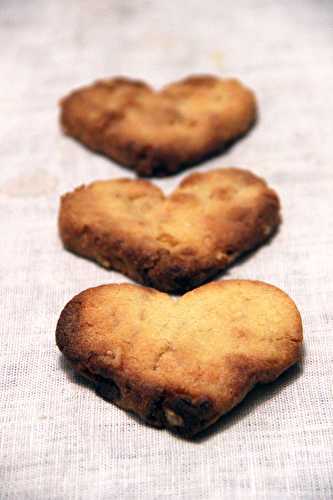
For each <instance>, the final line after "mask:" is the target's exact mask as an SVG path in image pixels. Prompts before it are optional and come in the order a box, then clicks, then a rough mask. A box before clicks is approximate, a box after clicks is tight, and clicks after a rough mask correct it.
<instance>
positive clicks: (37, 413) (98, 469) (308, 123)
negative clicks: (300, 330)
mask: <svg viewBox="0 0 333 500" xmlns="http://www.w3.org/2000/svg"><path fill="white" fill-rule="evenodd" d="M0 12H1V14H0V17H1V20H0V47H1V49H0V75H1V79H0V89H1V92H0V108H1V114H0V127H1V132H0V134H1V144H0V151H1V155H0V158H1V174H0V203H1V209H0V210H1V243H0V262H1V290H0V293H1V337H0V342H1V349H0V362H1V367H0V379H1V386H0V387H1V402H0V421H1V426H0V491H1V493H0V495H1V499H10V500H12V499H16V498H18V499H38V500H39V499H40V500H45V499H59V500H60V499H73V500H74V499H97V500H101V499H109V498H115V499H160V498H162V499H180V498H181V499H252V498H253V499H254V498H255V499H257V498H258V499H289V498H290V499H295V498H296V499H298V498H302V499H303V498H304V499H316V500H320V499H330V498H332V497H333V466H332V464H333V440H332V434H333V430H332V416H333V409H332V386H333V384H332V383H333V378H332V372H333V370H332V362H333V337H332V302H333V233H332V215H333V202H332V198H333V155H332V121H333V119H332V111H333V109H332V107H333V97H332V91H333V57H332V56H333V51H332V48H333V47H332V42H333V3H332V2H331V1H330V0H327V1H324V0H322V1H317V0H303V1H301V0H299V1H294V2H291V1H289V0H288V1H287V0H279V1H273V0H271V1H261V0H252V1H246V0H241V1H240V0H238V1H232V2H226V1H221V0H220V1H218V0H216V1H213V0H205V2H202V1H201V0H189V1H186V2H185V1H184V2H180V1H175V0H174V1H172V0H165V1H164V0H161V1H158V2H157V1H155V2H153V1H141V0H138V1H135V0H133V1H130V0H114V1H106V0H98V1H93V0H81V1H72V2H71V1H63V0H61V1H60V0H57V1H54V2H51V1H50V2H48V1H43V0H35V1H34V0H30V1H24V0H21V1H20V0H2V1H1V5H0ZM197 72H212V73H217V74H221V75H228V76H237V77H239V78H241V79H242V80H243V81H244V82H246V83H247V84H248V85H249V86H251V87H252V88H253V89H255V91H256V93H257V97H258V101H259V105H260V120H259V122H258V124H257V126H256V127H255V129H254V130H253V132H252V133H251V134H249V135H248V136H247V137H246V138H244V139H243V140H242V141H240V142H239V143H238V144H236V145H235V146H234V147H232V148H231V149H230V150H229V151H228V152H227V153H226V154H224V155H221V156H220V157H218V158H216V159H214V160H211V161H209V162H206V163H205V164H203V165H201V166H200V167H197V168H196V169H197V170H201V171H202V170H205V169H206V168H209V167H212V166H221V165H224V166H242V167H247V168H250V169H251V170H253V171H254V172H255V173H257V174H259V175H262V176H264V177H265V178H266V179H267V180H268V182H269V183H270V184H271V185H272V186H274V187H275V188H276V189H277V191H278V193H279V194H280V197H281V201H282V207H283V218H284V221H283V224H282V226H281V230H280V231H279V233H278V234H277V235H276V237H275V238H274V239H273V240H272V241H271V243H270V244H269V245H267V246H265V247H263V248H261V249H259V250H258V251H257V252H256V253H255V254H253V255H251V256H250V257H249V258H248V259H246V260H244V261H243V262H241V263H239V264H236V265H234V266H233V267H232V269H230V270H229V271H228V272H227V273H226V275H225V276H226V277H227V278H254V279H259V280H264V281H267V282H270V283H273V284H275V285H277V286H279V287H281V288H282V289H283V290H285V291H286V292H288V293H289V294H290V295H291V297H293V299H294V300H295V301H296V303H297V305H298V306H299V309H300V311H301V313H302V316H303V321H304V334H305V355H304V360H303V363H302V365H301V366H300V367H298V368H294V369H292V370H291V371H290V372H289V373H287V374H285V375H284V376H282V377H281V379H280V380H279V381H278V382H277V383H275V384H273V385H271V386H267V387H266V386H265V387H260V388H258V389H256V390H255V391H253V393H252V394H251V395H250V396H249V397H248V398H247V399H246V400H245V402H244V403H243V404H242V405H240V406H239V408H238V409H236V410H234V411H233V412H232V413H231V414H230V415H229V416H226V417H225V418H223V419H222V420H221V422H220V424H219V425H217V427H215V428H214V429H213V430H212V431H211V432H208V433H207V434H206V435H205V436H204V437H203V438H201V439H200V440H198V441H196V442H187V441H184V440H181V439H178V438H176V437H175V436H173V435H171V434H170V433H168V432H165V431H158V430H154V429H152V428H149V427H146V426H145V425H143V424H141V423H139V422H137V421H136V420H135V419H134V418H133V417H130V416H128V415H127V414H126V413H125V412H123V411H121V410H119V409H117V408H116V407H114V406H113V405H111V404H108V403H106V402H105V401H103V400H102V399H101V398H99V397H97V396H96V395H95V394H94V392H93V390H92V389H91V387H89V386H88V385H87V384H85V383H80V381H79V380H78V379H77V378H76V377H74V376H73V374H72V372H71V371H70V370H69V369H68V367H67V366H66V365H65V364H64V363H63V362H62V361H61V356H60V354H59V352H58V351H57V349H56V346H55V341H54V332H55V327H56V322H57V319H58V316H59V314H60V311H61V309H62V307H63V306H64V305H65V303H66V302H67V301H68V300H69V299H70V298H71V297H72V296H73V295H74V294H76V293H77V292H79V291H81V290H83V289H85V288H88V287H90V286H95V285H99V284H102V283H110V282H124V281H126V278H124V276H122V275H120V274H117V273H114V272H108V271H106V270H103V269H102V268H100V267H98V266H97V265H95V264H94V263H92V262H88V261H85V260H83V259H81V258H79V257H76V256H74V255H71V254H70V253H67V252H66V251H64V250H63V249H62V246H61V243H60V241H59V239H58V236H57V224H56V219H57V210H58V201H59V195H60V194H61V193H64V192H66V191H68V190H71V189H72V188H74V187H75V186H77V185H79V184H82V183H87V182H89V181H92V180H93V179H102V178H110V177H112V178H115V177H119V176H127V177H128V176H131V177H133V174H132V173H130V172H129V171H127V170H125V169H123V168H121V167H119V166H117V165H116V164H115V163H113V162H111V161H109V160H107V159H105V158H102V157H100V156H97V155H94V154H92V153H90V152H89V151H87V150H86V149H84V148H83V147H81V146H80V145H79V144H77V143H75V142H74V141H72V140H71V139H69V138H65V137H64V136H63V135H62V134H61V132H60V130H59V127H58V122H57V120H58V109H57V101H58V99H59V98H60V97H61V96H63V95H64V94H66V93H67V92H68V91H69V90H71V89H72V88H74V87H76V86H79V85H81V84H85V83H89V82H91V81H92V80H94V79H96V78H99V77H103V76H112V75H118V74H124V75H130V76H133V77H140V78H144V79H147V80H148V81H149V82H151V83H152V84H154V85H156V86H160V85H162V84H164V83H167V82H169V81H172V80H174V79H177V78H180V77H183V76H185V75H187V74H189V73H197ZM192 171H193V169H192ZM187 172H189V170H188V171H187ZM184 175H186V172H185V173H184V174H182V175H178V176H175V177H172V178H169V179H163V180H159V181H158V184H159V185H160V186H161V187H163V188H164V189H165V190H166V191H169V190H170V189H172V188H173V187H174V186H175V185H177V183H178V181H179V179H180V178H182V177H183V176H184Z"/></svg>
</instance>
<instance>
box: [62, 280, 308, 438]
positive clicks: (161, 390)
mask: <svg viewBox="0 0 333 500" xmlns="http://www.w3.org/2000/svg"><path fill="white" fill-rule="evenodd" d="M56 340H57V345H58V347H59V349H60V350H61V351H62V352H63V354H64V355H65V357H66V358H68V359H69V360H70V362H71V363H72V365H73V367H74V369H75V370H76V371H77V372H78V373H80V374H82V375H83V376H85V377H87V378H88V379H90V380H91V381H93V382H94V384H95V385H96V389H97V392H98V393H99V394H101V395H102V396H103V397H104V398H105V399H107V400H109V401H112V402H114V403H115V404H116V405H118V406H119V407H121V408H124V409H125V410H130V411H132V412H134V413H136V414H137V415H139V416H140V417H141V418H143V419H144V421H146V422H147V423H148V424H151V425H153V426H157V427H166V428H168V429H171V430H173V431H175V432H178V433H181V434H183V435H184V436H192V435H194V434H196V433H198V432H200V431H201V430H203V429H204V428H206V427H208V426H209V425H211V424H212V423H214V422H215V421H216V420H217V419H218V418H219V417H220V416H221V415H223V414H224V413H226V412H228V411H229V410H231V409H232V408H233V407H234V406H235V405H237V404H238V403H239V402H240V401H241V400H242V399H243V398H244V397H245V395H246V394H247V393H248V392H249V391H250V390H251V388H252V387H253V386H254V385H255V384H256V383H266V382H272V381H273V380H275V379H276V378H277V377H278V376H279V375H280V374H281V373H282V372H283V371H285V370H286V369H287V368H288V367H290V366H291V365H292V364H294V363H295V362H296V361H297V360H298V359H299V356H300V349H301V343H302V321H301V317H300V314H299V312H298V310H297V308H296V306H295V304H294V302H293V301H292V300H291V299H290V297H288V295H286V294H285V293H284V292H282V291H281V290H279V289H278V288H276V287H274V286H272V285H268V284H266V283H262V282H258V281H246V280H226V281H223V282H218V283H209V284H208V285H204V286H202V287H200V288H197V289H195V290H192V291H191V292H188V293H187V294H185V295H183V296H182V297H181V298H179V299H178V300H173V299H172V298H171V297H170V296H169V295H167V294H165V293H161V292H158V291H156V290H153V289H150V288H144V287H141V286H138V285H129V284H120V285H104V286H99V287H97V288H90V289H88V290H86V291H84V292H82V293H80V294H79V295H77V296H76V297H74V298H73V299H72V300H71V301H70V302H69V303H68V304H67V305H66V307H65V308H64V310H63V311H62V313H61V316H60V319H59V321H58V325H57V331H56Z"/></svg>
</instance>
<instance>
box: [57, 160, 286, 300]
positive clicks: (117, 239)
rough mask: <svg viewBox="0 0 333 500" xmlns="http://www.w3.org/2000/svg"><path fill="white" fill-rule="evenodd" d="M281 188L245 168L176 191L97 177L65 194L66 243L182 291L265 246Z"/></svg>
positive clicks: (189, 181) (205, 176) (196, 178)
mask: <svg viewBox="0 0 333 500" xmlns="http://www.w3.org/2000/svg"><path fill="white" fill-rule="evenodd" d="M279 211H280V206H279V199H278V197H277V195H276V193H275V192H274V191H273V190H271V189H270V188H269V187H268V186H267V184H266V183H265V181H264V180H262V179H260V178H258V177H256V176H255V175H253V174H251V173H250V172H248V171H246V170H241V169H236V168H226V169H218V170H211V171H208V172H206V173H195V174H192V175H190V176H188V177H186V178H185V179H184V180H183V181H182V182H181V184H180V185H179V186H178V188H177V189H176V190H175V191H174V192H173V193H172V194H171V195H170V196H165V195H164V194H163V192H162V191H161V190H160V189H159V188H158V187H156V186H154V185H153V184H152V183H150V182H149V181H146V180H129V179H118V180H110V181H98V182H93V183H92V184H90V185H88V186H82V187H79V188H78V189H76V190H75V191H73V192H71V193H68V194H66V195H65V196H63V197H62V200H61V206H60V214H59V229H60V235H61V238H62V240H63V243H64V245H65V247H66V248H68V249H69V250H71V251H73V252H75V253H77V254H79V255H82V256H84V257H88V258H90V259H93V260H96V261H97V262H99V263H100V264H101V265H103V266H104V267H106V268H110V269H114V270H117V271H120V272H122V273H123V274H125V275H127V276H129V277H130V278H132V279H133V280H136V281H138V282H140V283H142V284H145V285H147V286H151V287H154V288H157V289H159V290H161V291H167V292H174V293H181V292H184V291H186V290H189V289H191V288H194V287H195V286H198V285H199V284H201V283H203V282H205V281H206V280H208V279H209V278H211V277H212V276H214V275H215V274H216V273H218V272H219V271H221V270H223V269H224V268H226V267H227V266H228V265H229V264H230V263H231V262H232V261H234V260H235V259H236V258H237V257H238V256H239V255H241V254H242V253H244V252H246V251H248V250H250V249H252V248H254V247H256V246H258V245H259V244H260V243H262V242H263V241H265V240H266V239H267V238H268V237H269V236H270V235H271V234H272V233H273V232H274V230H275V229H276V227H277V226H278V224H279V222H280V214H279Z"/></svg>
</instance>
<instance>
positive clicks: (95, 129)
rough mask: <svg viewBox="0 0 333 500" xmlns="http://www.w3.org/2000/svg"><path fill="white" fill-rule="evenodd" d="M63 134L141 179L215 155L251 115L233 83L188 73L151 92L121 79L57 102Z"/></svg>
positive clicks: (244, 92) (246, 94) (250, 98)
mask: <svg viewBox="0 0 333 500" xmlns="http://www.w3.org/2000/svg"><path fill="white" fill-rule="evenodd" d="M60 105H61V117H60V121H61V125H62V128H63V130H64V132H65V133H66V134H68V135H70V136H72V137H74V138H75V139H78V140H79V141H81V142H82V143H83V144H85V145H86V146H88V147H89V148H90V149H92V150H94V151H97V152H100V153H103V154H105V155H107V156H109V157H111V158H112V159H113V160H115V161H117V162H118V163H120V164H121V165H125V166H127V167H129V168H131V169H133V170H135V171H136V172H137V173H138V174H139V175H142V176H149V175H159V176H163V175H169V174H173V173H175V172H177V171H178V170H180V169H181V168H183V167H185V166H187V165H192V164H195V163H198V162H199V161H200V160H202V159H203V158H205V157H207V156H210V155H212V154H213V153H216V152H218V151H221V150H222V149H223V148H224V147H225V146H226V145H227V144H228V143H230V142H232V141H234V140H235V139H236V138H237V137H239V136H242V135H243V134H245V133H246V132H247V131H248V130H249V128H250V127H251V126H252V124H253V123H254V121H255V118H256V101H255V97H254V94H253V93H252V92H251V91H250V90H249V89H247V88H246V87H244V86H243V85H242V84H241V83H240V82H239V81H237V80H224V79H220V78H216V77H214V76H208V75H202V76H190V77H188V78H186V79H184V80H181V81H179V82H176V83H173V84H171V85H168V86H167V87H165V88H164V89H162V90H161V91H159V92H157V91H154V90H153V89H152V88H151V87H149V86H148V85H147V84H146V83H144V82H141V81H137V80H131V79H127V78H113V79H110V80H104V81H98V82H96V83H94V84H92V85H90V86H87V87H83V88H79V89H78V90H75V91H74V92H72V93H71V94H69V95H68V96H67V97H65V98H63V99H62V101H61V103H60Z"/></svg>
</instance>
